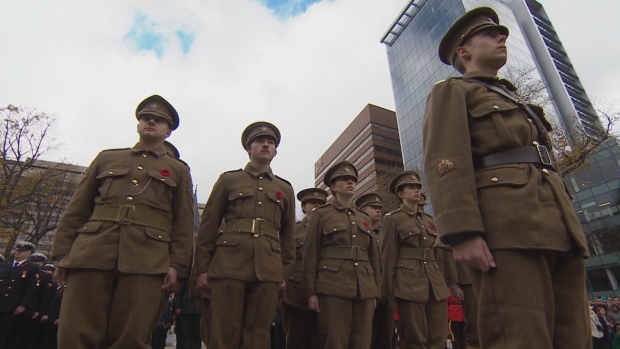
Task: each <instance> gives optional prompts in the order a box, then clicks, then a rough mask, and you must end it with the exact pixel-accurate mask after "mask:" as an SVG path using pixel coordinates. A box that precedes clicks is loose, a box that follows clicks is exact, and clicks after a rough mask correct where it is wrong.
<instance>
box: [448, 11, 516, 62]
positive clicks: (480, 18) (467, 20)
mask: <svg viewBox="0 0 620 349" xmlns="http://www.w3.org/2000/svg"><path fill="white" fill-rule="evenodd" d="M492 29H497V30H499V32H500V33H502V34H504V35H506V36H508V28H506V27H505V26H503V25H500V24H499V17H498V16H497V13H496V12H495V11H494V10H493V9H492V8H490V7H478V8H475V9H473V10H471V11H468V12H466V13H465V14H464V15H463V16H461V18H459V19H457V20H456V22H454V24H452V26H451V27H450V29H448V31H447V32H446V34H445V35H444V36H443V38H442V39H441V43H440V44H439V59H441V61H442V62H443V63H444V64H447V65H454V58H455V57H456V49H457V48H458V47H459V46H461V45H463V43H464V42H465V41H467V39H469V38H470V37H472V36H473V35H474V34H476V33H479V32H481V31H484V30H492Z"/></svg>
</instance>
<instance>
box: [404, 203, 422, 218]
mask: <svg viewBox="0 0 620 349" xmlns="http://www.w3.org/2000/svg"><path fill="white" fill-rule="evenodd" d="M399 208H400V210H401V211H403V212H405V213H407V214H408V215H410V216H413V215H416V214H419V213H420V211H419V210H418V206H417V205H416V208H415V210H413V209H411V208H410V207H409V206H407V205H405V204H400V207H399Z"/></svg>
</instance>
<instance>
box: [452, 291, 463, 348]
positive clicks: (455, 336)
mask: <svg viewBox="0 0 620 349" xmlns="http://www.w3.org/2000/svg"><path fill="white" fill-rule="evenodd" d="M447 302H448V320H449V321H450V327H449V329H450V339H451V340H452V347H453V348H454V349H467V341H466V340H465V315H464V314H463V309H462V308H461V301H460V300H459V299H458V298H457V297H455V296H454V295H450V297H448V299H447Z"/></svg>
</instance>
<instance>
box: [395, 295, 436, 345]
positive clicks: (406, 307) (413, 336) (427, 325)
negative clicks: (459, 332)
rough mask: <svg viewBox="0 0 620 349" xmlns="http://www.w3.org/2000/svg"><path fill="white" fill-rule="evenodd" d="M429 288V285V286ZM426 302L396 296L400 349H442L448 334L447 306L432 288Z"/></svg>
mask: <svg viewBox="0 0 620 349" xmlns="http://www.w3.org/2000/svg"><path fill="white" fill-rule="evenodd" d="M429 290H430V287H429ZM430 293H431V295H430V298H429V300H428V302H426V303H419V302H412V301H407V300H404V299H400V298H397V299H396V301H397V303H398V315H399V320H398V333H399V334H400V341H401V343H402V347H401V349H444V348H445V347H446V338H447V336H448V306H447V304H446V301H445V300H441V301H436V300H435V296H434V295H433V292H432V290H430Z"/></svg>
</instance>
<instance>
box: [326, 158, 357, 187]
mask: <svg viewBox="0 0 620 349" xmlns="http://www.w3.org/2000/svg"><path fill="white" fill-rule="evenodd" d="M345 176H349V177H353V178H355V182H357V176H358V174H357V168H355V165H353V164H352V163H350V162H349V161H340V162H337V163H335V164H334V165H333V166H332V167H330V168H329V170H327V172H325V177H323V183H325V185H326V186H328V187H329V186H330V184H331V182H332V180H333V179H335V178H338V177H345Z"/></svg>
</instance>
